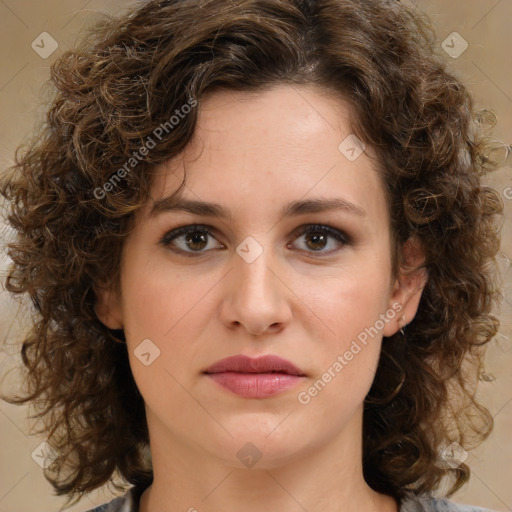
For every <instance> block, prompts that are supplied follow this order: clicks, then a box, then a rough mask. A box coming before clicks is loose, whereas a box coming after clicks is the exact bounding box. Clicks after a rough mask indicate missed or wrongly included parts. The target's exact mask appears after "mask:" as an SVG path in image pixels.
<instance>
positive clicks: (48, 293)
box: [0, 0, 503, 502]
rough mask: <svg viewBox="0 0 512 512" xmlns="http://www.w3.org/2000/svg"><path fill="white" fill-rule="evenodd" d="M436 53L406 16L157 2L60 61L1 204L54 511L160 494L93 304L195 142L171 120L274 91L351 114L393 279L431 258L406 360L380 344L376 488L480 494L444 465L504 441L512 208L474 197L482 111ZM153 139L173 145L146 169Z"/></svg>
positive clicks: (96, 32)
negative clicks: (299, 91) (497, 397)
mask: <svg viewBox="0 0 512 512" xmlns="http://www.w3.org/2000/svg"><path fill="white" fill-rule="evenodd" d="M433 45H434V37H433V31H432V29H431V27H430V25H429V22H428V20H427V19H425V18H424V17H423V16H420V15H419V14H418V13H417V12H416V11H414V10H413V9H411V8H406V7H405V6H404V5H402V4H400V3H397V2H393V1H386V0H364V2H363V1H362V0H279V1H276V0H215V1H213V0H208V1H200V0H161V1H156V0H149V1H145V2H141V3H140V4H137V5H135V6H134V7H132V8H130V9H128V10H127V12H125V13H123V14H122V15H119V16H117V17H113V18H111V19H108V20H104V21H101V22H99V23H97V24H96V25H95V26H94V27H93V28H92V29H89V32H88V33H87V37H84V38H83V40H82V42H81V43H80V45H79V46H77V48H75V49H73V50H69V51H66V52H65V53H64V54H63V55H62V56H61V57H60V58H59V59H58V60H57V61H56V62H54V64H53V65H52V67H51V78H50V81H49V83H50V85H51V86H52V87H53V89H52V90H54V91H55V94H54V97H53V98H52V100H51V106H50V108H49V109H48V112H47V117H46V121H45V123H44V125H43V126H42V129H41V131H40V133H38V135H37V136H35V137H34V139H33V140H32V141H31V143H30V145H29V146H28V147H26V148H24V150H23V152H22V153H21V152H20V149H21V147H20V148H18V150H17V151H16V156H15V163H14V165H13V166H12V167H11V168H10V169H9V173H8V174H7V176H6V177H5V179H4V181H3V184H2V186H1V189H0V191H1V193H2V195H3V196H4V197H5V198H6V199H7V200H8V204H9V213H8V221H9V223H10V225H11V226H12V227H13V228H14V230H15V231H16V234H17V238H16V240H15V241H13V242H12V243H11V244H10V245H9V254H10V257H11V258H12V260H13V265H12V267H11V269H10V271H9V274H8V277H7V280H6V288H7V289H8V290H9V291H10V292H12V293H14V294H22V293H26V294H28V295H29V296H30V298H31V300H32V302H33V304H34V306H35V310H36V316H35V317H34V320H33V325H32V326H31V330H30V332H29V333H28V334H27V335H26V336H25V338H24V340H23V345H22V349H21V354H22V359H23V363H24V365H25V366H26V373H27V377H26V378H27V380H26V382H27V385H28V390H27V393H26V395H25V396H23V397H20V396H18V397H4V399H6V400H7V401H9V402H11V403H25V402H28V401H30V402H33V403H34V404H35V403H37V405H38V406H39V407H40V410H39V412H38V413H37V414H36V415H35V416H33V417H38V418H42V419H43V420H44V428H43V429H41V430H39V432H45V433H47V435H48V437H47V438H48V442H49V443H50V445H51V446H52V447H53V448H54V449H55V450H56V451H57V453H58V458H57V459H56V460H55V461H54V462H53V464H52V465H51V466H50V467H49V468H48V469H47V471H46V474H45V476H46V478H47V479H48V480H49V481H50V482H51V484H52V485H53V486H54V488H55V489H56V492H57V494H58V495H68V496H71V497H72V496H77V495H80V497H79V498H78V499H80V498H81V495H82V494H84V493H86V492H89V491H91V490H93V489H95V488H97V487H99V486H101V485H103V484H105V483H107V482H111V483H113V479H112V477H113V475H114V474H116V475H118V476H119V475H120V476H121V477H122V478H123V479H124V480H125V481H126V482H128V483H130V484H134V485H149V484H150V483H151V481H152V469H151V461H150V460H149V458H148V451H147V449H148V429H147V423H146V418H145V410H144V402H143V398H142V396H141V395H140V393H139V391H138V389H137V386H136V384H135V382H134V379H133V376H132V374H131V370H130V365H129V361H128V355H127V351H126V345H124V344H119V343H114V342H113V340H114V339H116V338H119V337H120V336H122V332H116V331H112V330H109V329H108V328H107V327H105V326H104V325H103V324H102V323H101V322H100V321H99V320H98V318H97V316H96V314H95V311H94V306H95V301H96V296H95V293H94V290H93V286H94V285H96V284H110V285H112V286H114V287H118V284H119V262H120V256H121V251H122V249H123V241H124V237H125V236H126V235H127V234H128V233H129V231H130V229H131V227H132V225H133V219H134V213H135V212H136V211H137V210H138V209H140V208H141V207H142V206H143V205H144V204H145V203H146V202H147V200H148V198H150V195H149V191H150V186H151V179H152V178H151V170H152V169H154V168H155V166H157V165H159V164H161V163H163V162H165V161H167V160H169V159H170V158H173V157H175V156H177V155H179V154H180V152H181V151H182V150H183V149H184V148H185V146H186V145H187V144H188V142H189V141H190V140H191V138H192V136H193V134H194V129H195V124H196V119H197V109H190V112H189V113H187V115H183V116H180V122H179V123H177V124H176V125H175V126H174V125H173V127H172V129H171V128H170V127H169V117H170V116H171V115H172V113H173V112H174V113H175V114H176V115H178V112H177V111H180V112H181V110H180V109H181V107H182V106H183V105H186V104H191V101H197V102H198V104H199V108H200V104H201V99H202V98H203V96H204V94H205V93H206V92H208V93H210V92H212V91H215V90H219V89H230V90H236V91H261V90H264V89H266V88H268V87H271V86H272V85H277V84H288V85H291V86H295V85H311V86H314V87H317V88H319V89H320V90H322V91H325V92H326V93H329V94H332V93H333V92H334V93H335V94H336V95H338V97H340V98H342V99H344V100H346V101H347V102H348V104H349V105H350V106H351V108H352V109H353V112H354V113H355V116H354V119H353V126H352V131H353V133H355V134H356V135H357V136H358V137H359V138H360V139H361V140H363V141H364V142H365V144H368V145H370V146H371V147H373V148H374V150H375V152H376V154H377V156H378V166H379V169H380V172H381V175H382V178H383V183H384V184H385V189H386V194H387V197H388V201H389V207H390V212H391V225H390V229H391V233H392V236H393V239H394V242H395V243H394V249H393V250H394V261H393V272H394V275H398V270H399V269H400V267H401V265H403V261H402V260H401V247H402V246H403V244H404V243H405V241H407V240H408V239H409V238H411V237H413V236H414V237H416V238H417V239H418V240H420V242H421V244H422V246H423V247H424V249H425V258H426V260H425V267H426V269H427V271H428V282H427V285H426V287H425V289H424V291H423V295H422V298H421V302H420V305H419V308H418V312H417V314H416V317H415V318H414V320H413V321H412V322H411V323H410V324H409V325H408V326H407V329H406V337H407V342H406V343H405V342H404V339H403V336H402V334H401V333H400V332H398V333H397V334H395V335H394V336H392V337H390V338H386V339H384V343H383V346H382V353H381V358H380V361H379V366H378V370H377V374H376V377H375V381H374V384H373V386H372V388H371V390H370V392H369V394H368V396H367V398H366V400H365V410H364V427H363V430H364V432H363V434H364V438H363V442H364V445H363V465H364V477H365V479H366V481H367V483H368V484H369V485H370V486H371V487H372V488H373V489H375V490H376V491H378V492H382V493H386V494H389V495H392V496H394V497H397V498H398V497H402V496H404V493H405V491H406V490H409V491H412V492H414V493H416V494H422V493H426V492H430V491H432V490H434V489H437V488H439V486H440V485H441V482H442V481H443V480H444V478H445V477H448V479H449V480H450V478H451V479H452V480H451V487H450V492H449V494H452V493H453V492H454V491H455V490H456V489H458V488H459V487H460V486H461V485H462V484H463V483H464V482H465V481H466V480H467V479H468V478H469V468H468V467H467V466H466V465H465V464H461V465H460V466H458V467H455V468H453V467H451V466H450V465H447V464H446V463H443V460H442V458H441V457H440V455H439V452H440V450H441V449H442V447H443V446H445V445H447V444H449V443H451V442H454V441H456V442H458V443H459V444H460V445H461V446H462V447H466V448H468V449H469V448H470V447H471V446H473V445H475V444H477V443H478V442H480V441H481V440H483V439H484V438H485V437H486V436H487V435H488V434H489V432H490V431H491V429H492V424H493V423H492V416H491V415H490V413H489V412H488V411H487V409H486V408H485V407H483V406H482V405H481V404H479V403H478V402H477V401H476V400H475V395H474V387H475V381H476V379H477V377H478V375H479V372H480V370H481V366H482V365H481V362H482V357H483V345H485V344H486V343H487V342H489V341H490V340H491V339H492V338H493V337H494V335H495V334H496V332H497V329H498V326H499V322H498V320H497V318H496V317H495V316H493V315H492V314H491V311H492V306H493V304H494V303H495V302H496V300H497V297H498V287H497V281H496V275H495V273H494V266H493V265H492V264H493V262H494V260H495V256H496V254H497V252H498V250H499V226H498V219H499V218H500V215H501V213H502V209H503V205H502V202H501V199H500V197H499V195H498V194H497V193H496V192H495V191H494V190H492V189H491V188H489V187H486V186H484V185H483V184H482V182H481V178H482V176H483V175H484V174H485V173H486V172H488V171H489V170H490V169H489V168H488V167H487V166H486V163H485V162H486V160H485V151H486V145H485V140H484V139H483V138H482V137H481V136H480V135H478V134H477V132H476V131H475V129H474V126H475V124H474V121H475V111H474V109H473V100H472V98H471V96H470V95H469V93H468V91H467V89H466V88H465V87H464V85H463V84H462V83H461V82H460V81H459V80H458V79H457V78H455V77H454V76H453V75H452V74H451V73H450V72H449V71H448V70H447V68H446V64H445V63H443V60H442V59H441V58H440V56H439V55H436V50H435V49H434V46H433ZM165 123H167V125H166V124H165ZM159 126H160V127H162V126H167V127H168V129H167V130H166V133H165V136H162V137H160V139H161V140H158V144H155V145H154V147H153V148H151V149H150V150H149V151H145V152H144V151H142V150H141V148H142V147H143V146H144V144H146V142H147V141H148V140H149V139H148V138H151V137H153V139H154V138H155V128H157V127H159ZM161 132H162V133H163V130H161ZM158 133H160V132H158ZM141 153H142V154H143V157H141V156H140V155H141ZM131 158H135V160H136V163H133V162H132V165H131V169H128V170H127V169H126V162H127V161H129V160H130V159H131ZM122 166H125V167H122ZM123 168H124V172H122V171H121V169H123ZM114 177H116V179H115V180H114V179H113V178H114ZM107 184H108V186H107ZM466 362H468V363H469V366H467V365H466ZM397 368H398V370H397ZM70 468H71V469H70ZM50 473H51V475H53V476H50ZM114 487H116V488H117V489H121V488H123V487H122V485H118V484H116V483H114ZM69 501H70V500H68V502H69ZM76 501H77V500H75V502H76Z"/></svg>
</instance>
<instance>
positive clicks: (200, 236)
mask: <svg viewBox="0 0 512 512" xmlns="http://www.w3.org/2000/svg"><path fill="white" fill-rule="evenodd" d="M197 239H199V241H198V242H196V240H197ZM188 241H191V244H189V246H190V245H195V244H196V243H198V244H201V243H203V244H204V243H206V236H205V234H204V233H200V234H197V233H196V234H189V235H188V238H187V242H188ZM191 248H194V247H191ZM195 248H196V249H197V247H195Z"/></svg>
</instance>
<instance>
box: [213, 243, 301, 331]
mask: <svg viewBox="0 0 512 512" xmlns="http://www.w3.org/2000/svg"><path fill="white" fill-rule="evenodd" d="M233 265H234V267H233V268H232V270H231V271H230V272H229V273H228V274H227V276H226V278H225V282H224V286H225V288H224V290H223V294H224V295H223V300H222V306H221V313H220V315H221V320H222V322H223V323H224V324H225V325H226V326H227V327H228V328H229V329H231V330H233V329H241V330H245V331H247V332H248V333H250V334H252V335H254V336H258V335H262V334H266V333H269V334H270V333H277V332H279V331H281V330H282V329H283V328H284V327H285V326H286V325H287V324H288V323H289V322H290V320H291V317H292V311H291V303H290V299H291V298H292V296H293V293H292V291H291V290H290V288H289V287H288V286H287V285H286V276H285V275H284V270H283V268H282V266H280V265H278V263H277V262H276V258H274V257H273V256H272V254H271V250H270V249H267V248H265V249H264V250H263V252H262V253H261V254H260V255H259V256H258V257H257V258H256V259H255V260H254V261H252V262H248V261H246V260H245V259H244V258H243V257H241V256H240V255H239V254H238V253H235V254H234V255H233Z"/></svg>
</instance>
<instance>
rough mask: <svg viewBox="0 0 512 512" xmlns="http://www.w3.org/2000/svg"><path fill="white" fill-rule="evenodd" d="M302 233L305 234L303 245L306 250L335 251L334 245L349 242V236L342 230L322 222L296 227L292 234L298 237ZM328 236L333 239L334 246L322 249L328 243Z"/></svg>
mask: <svg viewBox="0 0 512 512" xmlns="http://www.w3.org/2000/svg"><path fill="white" fill-rule="evenodd" d="M303 235H306V238H305V241H304V246H305V247H306V249H304V250H306V251H307V252H320V253H322V254H330V253H332V252H335V251H336V250H337V249H336V246H338V247H340V246H345V245H349V244H350V237H348V236H347V235H345V234H344V233H343V232H341V231H339V230H337V229H335V228H333V227H331V226H326V225H324V224H309V225H306V226H301V227H300V228H297V229H296V230H295V231H294V233H293V236H295V237H297V239H299V238H300V237H302V236H303ZM329 238H331V239H334V240H335V242H334V243H333V244H331V245H334V248H333V249H331V250H329V251H324V250H323V249H324V248H325V247H327V246H328V245H329Z"/></svg>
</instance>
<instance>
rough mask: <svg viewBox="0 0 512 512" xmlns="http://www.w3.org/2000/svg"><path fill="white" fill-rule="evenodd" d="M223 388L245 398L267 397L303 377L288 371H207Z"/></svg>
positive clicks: (289, 387)
mask: <svg viewBox="0 0 512 512" xmlns="http://www.w3.org/2000/svg"><path fill="white" fill-rule="evenodd" d="M206 375H207V376H208V377H210V378H211V379H212V380H214V381H215V382H216V383H217V384H219V385H221V386H222V387H223V388H226V389H228V390H229V391H231V392H233V393H235V395H238V396H242V397H244V398H266V397H268V396H273V395H277V394H279V393H282V392H283V391H286V390H288V389H291V388H293V387H294V386H296V385H297V384H298V383H299V382H300V381H301V379H302V377H299V376H297V375H288V374H287V373H237V372H224V373H207V374H206Z"/></svg>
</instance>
